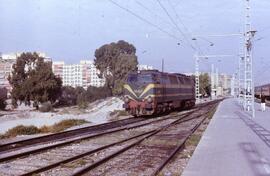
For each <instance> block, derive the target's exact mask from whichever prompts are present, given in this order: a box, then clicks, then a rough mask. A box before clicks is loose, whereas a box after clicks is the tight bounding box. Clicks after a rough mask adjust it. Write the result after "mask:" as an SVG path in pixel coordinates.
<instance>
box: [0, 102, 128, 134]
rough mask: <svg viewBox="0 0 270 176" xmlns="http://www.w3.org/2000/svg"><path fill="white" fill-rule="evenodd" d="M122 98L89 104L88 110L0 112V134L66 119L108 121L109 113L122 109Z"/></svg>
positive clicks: (20, 109) (22, 108)
mask: <svg viewBox="0 0 270 176" xmlns="http://www.w3.org/2000/svg"><path fill="white" fill-rule="evenodd" d="M122 104H123V102H122V100H121V99H119V98H116V97H112V98H107V99H105V100H103V101H101V100H99V101H96V102H94V103H91V104H89V107H88V108H87V109H86V110H80V109H78V107H67V108H59V109H56V112H47V113H41V112H38V111H34V110H33V109H32V108H28V107H21V106H20V108H19V109H16V110H15V111H1V112H0V134H1V133H2V134H3V133H5V132H6V131H7V130H8V129H10V128H13V127H15V126H17V125H34V126H37V127H41V126H44V125H53V124H54V123H57V122H60V121H62V120H65V119H84V120H87V121H89V122H92V123H93V124H100V123H106V122H108V118H110V116H109V114H110V113H111V112H112V111H114V110H123V109H122Z"/></svg>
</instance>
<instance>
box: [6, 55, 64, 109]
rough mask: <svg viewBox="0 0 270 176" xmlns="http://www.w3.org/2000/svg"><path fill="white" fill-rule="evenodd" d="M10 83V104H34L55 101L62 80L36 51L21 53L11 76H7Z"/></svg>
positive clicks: (59, 91)
mask: <svg viewBox="0 0 270 176" xmlns="http://www.w3.org/2000/svg"><path fill="white" fill-rule="evenodd" d="M9 82H10V84H11V85H12V88H13V89H12V92H11V98H12V104H13V105H14V106H15V107H16V106H17V102H18V101H19V102H23V103H25V104H26V105H30V104H31V103H30V102H31V101H33V102H34V106H35V107H36V108H38V105H39V104H40V103H43V102H47V101H50V102H51V103H53V102H55V101H56V99H57V98H58V97H59V96H60V95H61V87H62V81H61V79H60V78H58V77H56V76H55V75H54V74H53V71H52V67H51V63H50V62H45V61H44V58H42V57H40V56H39V55H38V54H37V53H35V52H34V53H29V52H27V53H22V54H21V56H19V57H18V58H17V61H16V63H15V64H14V65H13V71H12V76H10V77H9Z"/></svg>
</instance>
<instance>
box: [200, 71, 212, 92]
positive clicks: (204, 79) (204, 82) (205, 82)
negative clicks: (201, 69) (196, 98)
mask: <svg viewBox="0 0 270 176" xmlns="http://www.w3.org/2000/svg"><path fill="white" fill-rule="evenodd" d="M199 81H200V94H202V95H204V96H208V95H210V94H211V84H210V77H209V75H208V73H203V74H201V75H200V77H199Z"/></svg>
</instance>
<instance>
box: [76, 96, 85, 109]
mask: <svg viewBox="0 0 270 176" xmlns="http://www.w3.org/2000/svg"><path fill="white" fill-rule="evenodd" d="M77 105H78V106H79V108H80V109H85V108H87V107H88V101H87V97H86V94H85V93H82V94H80V95H79V96H78V97H77Z"/></svg>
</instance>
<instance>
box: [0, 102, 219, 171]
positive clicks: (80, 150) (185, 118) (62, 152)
mask: <svg viewBox="0 0 270 176" xmlns="http://www.w3.org/2000/svg"><path fill="white" fill-rule="evenodd" d="M209 104H210V105H209V106H214V105H215V103H214V104H213V103H209ZM211 104H212V105H211ZM203 109H204V110H203ZM206 111H207V108H205V106H200V107H199V108H198V109H197V111H190V112H187V113H184V114H182V115H175V116H168V117H167V118H160V119H148V120H145V121H143V120H142V121H138V122H136V123H130V124H128V125H125V126H121V127H115V128H110V129H107V130H105V131H102V132H99V133H95V134H91V135H90V136H89V135H88V136H84V137H83V138H81V137H79V138H75V139H72V140H70V141H65V142H60V143H59V142H58V143H56V144H52V145H49V146H43V147H41V148H37V149H36V148H35V149H31V150H28V151H22V152H20V153H17V154H13V155H7V156H5V157H2V158H1V159H0V162H1V163H0V170H2V168H3V167H8V166H10V167H13V166H15V167H14V168H17V172H15V175H33V174H41V175H59V173H57V172H55V170H57V169H58V170H64V171H63V172H61V175H70V173H73V175H81V174H83V173H86V172H88V171H89V168H91V169H90V170H92V169H95V168H97V167H101V166H100V164H104V163H105V162H106V161H109V160H111V159H114V157H116V156H118V155H120V154H122V153H124V152H125V151H128V150H130V149H132V148H133V147H136V146H138V145H141V143H143V142H145V141H146V140H149V139H150V138H151V139H152V138H156V137H157V135H158V134H160V133H163V137H164V136H169V138H172V137H173V135H172V134H166V133H165V132H164V131H166V130H167V131H168V129H172V128H173V127H176V126H178V127H179V125H181V124H182V125H183V124H184V123H188V122H191V121H192V120H195V119H198V118H199V117H201V116H202V115H203V114H205V112H206ZM202 121H203V120H201V121H200V122H202ZM193 123H195V122H193ZM197 124H199V122H198V123H197ZM191 126H192V125H191ZM195 127H197V126H196V125H195V126H194V127H193V128H192V129H195ZM189 131H190V130H189ZM191 132H192V130H191ZM191 132H190V133H188V134H192V133H191ZM177 136H178V137H179V134H178V135H176V137H177ZM180 136H182V138H181V141H185V140H183V135H180ZM187 138H188V135H186V139H187ZM177 139H178V138H177ZM89 140H90V141H89ZM163 140H165V138H164V139H163ZM166 140H169V139H166ZM101 141H103V142H101ZM76 142H77V143H76ZM96 143H98V145H96ZM183 143H184V142H183ZM39 144H40V143H39ZM90 145H91V147H90ZM181 145H183V144H177V146H178V147H177V149H176V148H174V149H172V148H171V150H170V152H169V153H170V155H169V156H170V157H172V156H173V153H175V152H177V151H178V150H179V148H181ZM26 146H27V145H26ZM27 147H29V146H27ZM174 147H175V146H174ZM17 149H18V148H17ZM71 149H72V150H71ZM71 151H72V152H71ZM107 153H109V154H107ZM30 154H31V155H30ZM67 154H68V156H67ZM100 154H104V155H107V156H106V157H104V158H103V159H101V160H97V161H94V160H93V158H95V157H97V158H99V157H100V156H99V155H100ZM53 156H55V157H53ZM22 157H23V158H22ZM42 157H43V160H44V158H45V160H48V162H47V161H46V162H38V164H37V165H35V164H34V165H33V164H27V166H25V163H28V162H29V163H31V162H33V161H35V160H39V161H40V160H42ZM46 157H49V158H46ZM170 157H167V158H170ZM36 158H38V159H36ZM52 158H54V159H52ZM101 158H102V157H101ZM13 159H16V160H13ZM49 160H50V161H49ZM78 161H81V162H82V163H79V167H78V168H75V169H74V168H71V169H63V168H62V166H63V165H66V164H70V163H73V164H74V162H75V163H76V162H78ZM23 163H24V164H23ZM83 163H91V165H89V166H87V165H85V164H84V167H81V166H80V165H83ZM161 163H165V164H166V163H167V162H165V161H163V162H161ZM75 165H76V164H75ZM20 167H21V168H20ZM159 168H161V169H162V167H161V166H160V167H159ZM77 169H78V170H77ZM65 170H66V171H65ZM74 170H75V172H74ZM159 170H160V169H159ZM54 172H55V173H54ZM65 173H66V174H65ZM13 174H14V173H13ZM5 175H9V173H8V172H6V173H5Z"/></svg>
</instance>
